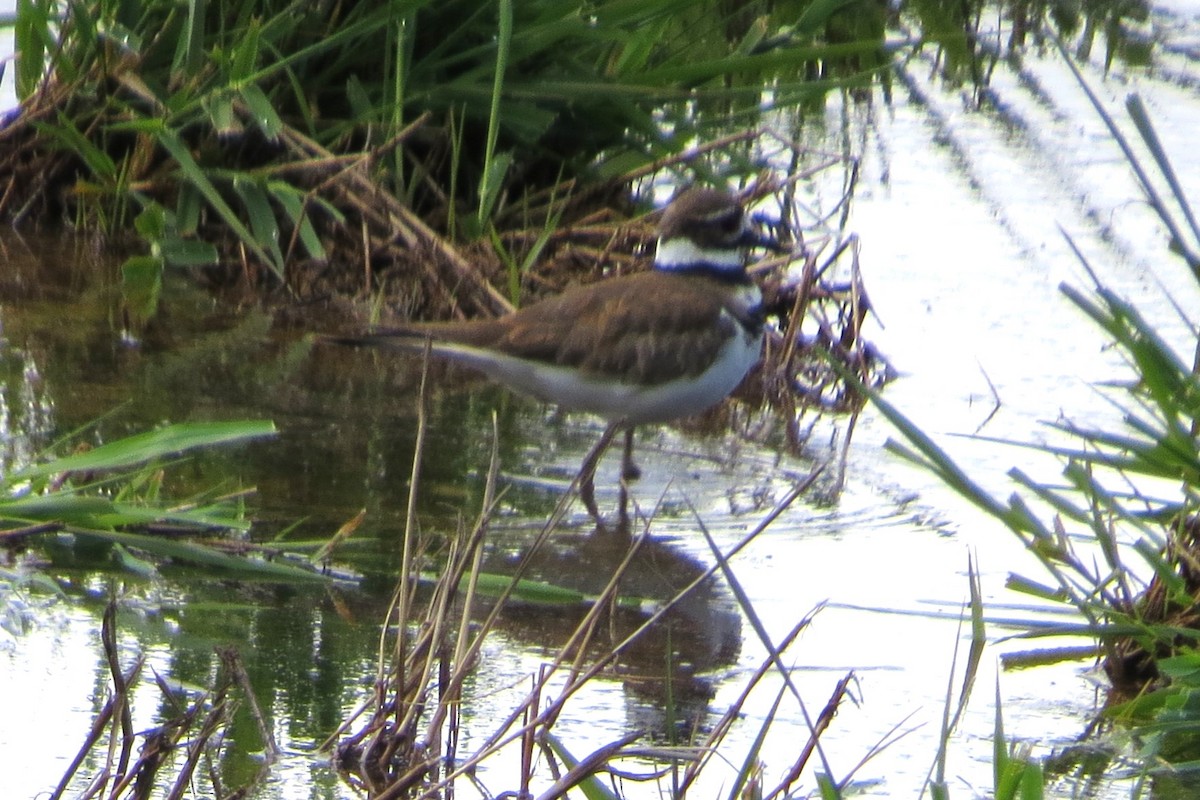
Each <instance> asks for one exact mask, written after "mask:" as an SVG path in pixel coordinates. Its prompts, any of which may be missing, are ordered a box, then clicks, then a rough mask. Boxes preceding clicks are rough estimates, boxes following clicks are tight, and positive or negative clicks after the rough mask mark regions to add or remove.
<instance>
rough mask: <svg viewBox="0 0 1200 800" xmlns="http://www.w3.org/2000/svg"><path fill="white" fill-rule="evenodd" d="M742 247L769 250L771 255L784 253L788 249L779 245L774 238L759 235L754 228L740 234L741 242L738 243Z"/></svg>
mask: <svg viewBox="0 0 1200 800" xmlns="http://www.w3.org/2000/svg"><path fill="white" fill-rule="evenodd" d="M738 244H740V245H741V246H742V247H748V248H749V247H761V248H763V249H764V250H770V251H771V252H772V253H786V252H788V248H787V247H784V246H783V245H782V244H780V243H779V240H778V239H776V238H775V237H774V236H769V235H765V234H761V233H759V232H758V231H757V230H755V229H754V228H746V230H745V232H744V233H743V234H742V238H741V241H740V242H738Z"/></svg>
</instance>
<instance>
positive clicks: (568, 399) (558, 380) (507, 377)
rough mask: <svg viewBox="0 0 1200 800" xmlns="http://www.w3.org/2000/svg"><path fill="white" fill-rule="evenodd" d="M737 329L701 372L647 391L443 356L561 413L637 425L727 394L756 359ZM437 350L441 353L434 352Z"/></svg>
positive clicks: (513, 363)
mask: <svg viewBox="0 0 1200 800" xmlns="http://www.w3.org/2000/svg"><path fill="white" fill-rule="evenodd" d="M737 328H738V330H737V333H736V335H734V336H733V337H732V338H730V340H729V341H728V342H727V343H726V344H725V346H724V347H723V348H722V349H721V351H720V352H719V353H718V355H717V358H716V359H715V360H714V361H713V364H712V366H710V367H709V368H708V369H707V370H706V371H704V372H702V373H701V374H699V375H696V376H694V377H691V378H681V379H678V380H673V381H670V382H667V383H660V384H656V385H653V386H643V385H639V384H634V383H619V382H614V381H609V380H604V379H601V378H596V377H593V376H588V375H582V374H580V373H579V372H577V371H574V370H571V369H568V368H566V367H559V366H553V365H546V364H536V363H533V362H529V361H524V360H521V359H517V358H512V357H509V356H498V355H496V354H495V353H489V352H483V351H478V350H470V349H467V348H461V347H453V348H446V349H443V350H442V352H443V353H444V354H445V355H448V356H451V357H453V358H454V359H455V360H457V361H461V362H463V363H467V364H471V365H472V366H474V367H476V368H477V369H479V370H481V371H482V372H484V373H485V374H487V375H488V376H489V377H491V378H493V379H495V380H497V381H499V382H501V383H503V384H505V385H506V386H508V387H510V388H512V389H515V390H516V391H518V392H522V393H525V394H529V395H533V396H534V397H537V398H539V399H541V400H545V401H547V402H551V403H556V404H558V405H560V406H562V407H563V408H565V409H568V410H573V411H586V412H588V413H591V414H597V415H599V416H602V417H605V418H606V419H609V420H614V421H615V420H622V421H625V422H629V423H633V424H638V423H643V422H665V421H667V420H672V419H676V418H678V417H686V416H690V415H692V414H698V413H700V412H701V411H704V410H705V409H707V408H710V407H712V406H714V405H716V404H717V403H719V402H720V401H721V400H723V399H724V398H725V397H727V396H728V395H729V393H730V392H732V391H733V390H734V389H736V388H737V386H738V384H739V383H741V382H742V379H743V378H744V377H746V373H747V372H749V371H750V368H751V367H753V366H754V365H755V364H757V363H758V360H759V358H760V356H761V355H762V334H761V333H759V334H758V335H751V334H749V333H746V332H745V331H743V330H742V329H741V327H740V326H737ZM438 349H441V348H438Z"/></svg>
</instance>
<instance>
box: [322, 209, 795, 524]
mask: <svg viewBox="0 0 1200 800" xmlns="http://www.w3.org/2000/svg"><path fill="white" fill-rule="evenodd" d="M753 246H769V247H774V243H773V242H771V241H769V240H767V239H765V238H762V237H760V236H759V235H758V234H757V233H756V232H755V230H754V228H753V227H752V225H751V224H750V220H749V217H748V215H747V214H746V212H745V210H744V209H743V208H742V206H741V204H740V203H739V202H738V200H737V199H736V198H735V197H733V196H732V195H730V194H728V193H726V192H723V191H718V190H715V189H706V188H696V187H693V188H690V189H686V190H684V191H683V192H681V193H680V194H679V195H677V196H676V197H675V199H674V200H673V201H672V202H671V204H670V205H669V206H668V207H667V209H666V210H665V211H664V212H663V215H662V219H661V221H660V223H659V226H658V245H657V250H656V252H655V256H654V269H653V270H652V271H650V272H645V273H638V274H633V275H626V276H621V277H617V278H611V279H608V280H603V281H599V282H597V283H594V284H589V285H586V286H581V287H576V288H573V289H569V290H567V291H565V292H563V293H562V294H560V295H558V296H555V297H550V298H547V299H545V300H541V301H539V302H536V303H534V304H532V305H529V306H525V307H523V308H521V309H520V310H518V311H516V312H513V313H511V314H508V315H505V316H503V317H499V318H496V319H483V320H471V321H466V322H446V323H414V324H410V325H403V326H400V327H394V328H388V329H383V330H378V331H376V332H374V333H371V334H368V335H365V336H361V337H349V338H346V337H343V338H339V339H337V341H339V342H341V343H343V344H353V345H383V346H388V347H393V348H403V349H406V350H409V351H413V350H419V349H421V348H423V347H425V346H426V344H428V346H429V347H430V349H431V351H432V352H433V353H434V354H436V355H438V356H443V357H445V358H448V359H451V360H454V361H456V362H459V363H462V364H466V365H469V366H471V367H473V368H475V369H478V370H479V371H481V372H483V373H484V374H485V375H487V376H488V377H490V378H492V379H493V380H496V381H498V382H500V383H503V384H505V385H507V386H508V387H510V388H511V389H514V390H516V391H518V392H521V393H524V394H528V395H532V396H534V397H537V398H539V399H541V400H544V401H548V402H552V403H555V404H557V405H559V406H561V407H562V408H564V409H568V410H573V411H585V412H589V413H592V414H596V415H599V416H601V417H603V418H605V419H607V420H608V421H609V423H610V431H609V432H608V433H607V435H606V440H605V444H607V439H611V436H612V431H613V430H615V428H616V427H624V429H625V434H626V438H625V459H624V476H625V477H626V478H633V477H636V475H637V469H636V467H634V466H633V464H632V434H633V426H635V425H638V424H641V423H647V422H665V421H667V420H672V419H676V418H678V417H684V416H689V415H692V414H697V413H699V412H701V411H704V410H705V409H707V408H709V407H711V406H713V405H715V404H716V403H718V402H720V401H721V400H722V399H724V398H725V397H726V396H727V395H729V393H730V392H732V391H733V390H734V389H735V388H737V386H738V384H739V383H741V381H742V378H744V377H745V375H746V373H747V372H749V371H750V368H751V367H753V366H754V365H755V364H756V363H757V362H758V360H759V357H760V355H761V350H762V340H763V308H762V293H761V292H760V290H759V288H758V286H757V285H756V284H755V283H754V282H753V281H752V280H751V279H750V276H749V275H748V274H747V272H746V263H745V260H746V251H747V250H748V249H749V248H750V247H753ZM601 450H602V448H601V447H597V448H595V449H594V450H593V452H592V453H591V454H589V457H588V460H587V461H585V465H584V467H583V469H582V470H581V475H582V476H583V482H582V484H581V487H580V495H581V497H582V499H583V500H584V504H585V505H586V506H587V509H588V511H589V513H591V514H592V516H593V517H595V518H596V519H597V521H599V514H598V513H597V510H596V506H595V500H594V496H593V488H592V473H593V472H594V470H595V463H594V462H595V461H596V460H598V459H599V455H600V452H599V451H601Z"/></svg>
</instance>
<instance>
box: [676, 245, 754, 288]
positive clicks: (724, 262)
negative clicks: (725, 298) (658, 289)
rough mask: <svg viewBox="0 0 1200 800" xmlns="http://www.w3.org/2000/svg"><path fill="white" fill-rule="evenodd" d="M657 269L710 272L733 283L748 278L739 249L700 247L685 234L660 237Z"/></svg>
mask: <svg viewBox="0 0 1200 800" xmlns="http://www.w3.org/2000/svg"><path fill="white" fill-rule="evenodd" d="M654 268H655V269H656V270H660V271H662V272H672V273H679V274H688V275H707V276H709V277H712V278H717V279H718V280H722V281H729V282H732V283H745V282H746V281H748V280H749V278H748V276H747V275H746V264H745V261H744V259H743V256H742V253H741V251H740V250H739V249H736V248H733V249H730V248H716V247H701V246H700V245H698V244H696V243H695V242H693V241H692V240H691V239H689V238H687V237H686V236H673V237H671V238H669V239H659V240H658V249H657V250H656V251H655V253H654Z"/></svg>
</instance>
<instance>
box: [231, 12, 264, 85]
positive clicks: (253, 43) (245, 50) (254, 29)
mask: <svg viewBox="0 0 1200 800" xmlns="http://www.w3.org/2000/svg"><path fill="white" fill-rule="evenodd" d="M260 27H261V26H260V24H259V22H258V21H257V20H254V21H252V22H251V23H250V25H249V26H248V27H247V28H246V32H245V33H244V34H243V35H242V36H241V38H240V41H239V42H238V43H237V46H236V48H235V49H234V51H233V61H232V62H231V63H230V65H229V79H230V82H231V83H240V82H242V81H245V80H248V79H249V78H250V76H251V75H253V74H254V70H255V67H256V66H257V65H258V38H259V32H260Z"/></svg>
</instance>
